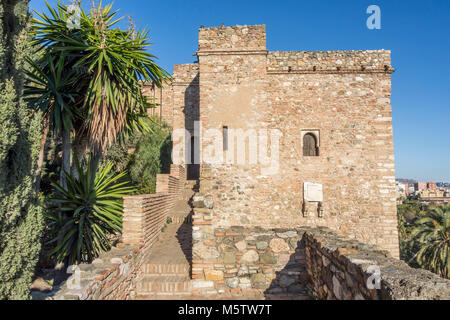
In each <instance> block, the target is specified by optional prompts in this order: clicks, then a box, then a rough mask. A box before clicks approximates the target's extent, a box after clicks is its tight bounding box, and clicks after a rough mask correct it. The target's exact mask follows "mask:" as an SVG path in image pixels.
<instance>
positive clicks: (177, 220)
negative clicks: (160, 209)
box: [168, 215, 193, 224]
mask: <svg viewBox="0 0 450 320" xmlns="http://www.w3.org/2000/svg"><path fill="white" fill-rule="evenodd" d="M168 218H169V219H170V220H171V223H173V224H192V221H193V219H192V216H187V217H186V216H181V215H175V216H169V217H168Z"/></svg>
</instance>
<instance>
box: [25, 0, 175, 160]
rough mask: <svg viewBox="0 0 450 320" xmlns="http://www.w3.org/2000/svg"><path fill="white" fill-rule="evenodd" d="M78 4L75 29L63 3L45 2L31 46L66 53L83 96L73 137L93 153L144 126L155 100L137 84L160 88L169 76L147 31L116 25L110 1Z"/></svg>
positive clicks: (56, 53)
mask: <svg viewBox="0 0 450 320" xmlns="http://www.w3.org/2000/svg"><path fill="white" fill-rule="evenodd" d="M75 3H77V1H75ZM78 5H79V8H80V17H79V18H80V19H79V20H80V24H79V27H78V28H73V27H71V26H70V23H68V22H70V19H71V18H70V13H69V10H68V7H67V6H66V5H64V4H62V3H61V2H60V1H58V4H57V7H56V8H52V7H51V6H50V5H48V4H47V7H48V10H49V12H50V14H49V15H47V14H43V13H36V14H37V16H38V18H36V19H34V21H33V22H34V26H33V34H34V37H35V42H34V44H35V45H36V46H37V47H41V48H44V49H45V54H46V55H52V56H56V57H59V56H60V55H65V56H68V57H71V60H70V67H71V68H73V70H78V71H79V72H81V73H82V75H81V79H82V81H80V82H78V83H77V87H76V89H77V92H78V93H79V94H80V95H81V96H82V97H83V99H82V101H81V102H79V103H77V108H78V109H79V110H81V111H82V113H83V118H82V119H83V121H82V123H80V126H79V127H78V128H75V132H76V136H75V138H76V140H77V141H85V140H87V141H88V142H89V145H88V147H89V149H90V150H91V151H92V152H93V153H94V154H95V155H96V156H97V157H98V156H100V155H101V154H102V153H103V151H104V150H105V148H106V147H109V146H111V145H112V144H113V143H114V142H115V141H116V139H117V138H118V137H119V136H120V135H121V134H123V133H126V132H127V131H134V130H139V131H142V130H148V129H149V128H148V127H146V126H145V122H144V121H143V119H144V118H147V114H146V109H147V108H149V107H152V106H154V104H152V103H151V102H150V101H147V98H146V97H145V96H144V95H143V94H142V82H143V81H146V82H153V83H154V84H155V85H156V86H158V87H160V86H161V85H162V83H163V81H165V80H166V79H169V78H170V76H169V74H168V73H167V72H166V71H165V70H163V69H162V68H161V67H159V66H158V65H156V64H155V63H154V59H155V57H154V56H153V55H152V54H150V53H149V52H148V51H147V49H148V47H149V45H150V42H149V38H148V31H145V30H142V31H135V29H134V28H133V29H132V30H121V29H119V28H118V27H117V26H116V25H117V23H118V22H119V21H121V20H122V18H118V17H117V12H116V11H113V10H112V5H106V6H104V7H103V6H102V3H101V2H100V4H99V5H98V7H93V8H92V9H91V10H89V11H85V10H84V9H83V7H82V6H81V4H80V3H79V2H78Z"/></svg>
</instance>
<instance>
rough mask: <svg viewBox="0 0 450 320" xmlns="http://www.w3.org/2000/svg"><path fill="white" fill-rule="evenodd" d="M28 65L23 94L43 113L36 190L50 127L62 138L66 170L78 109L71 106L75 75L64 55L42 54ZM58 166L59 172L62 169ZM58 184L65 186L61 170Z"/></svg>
mask: <svg viewBox="0 0 450 320" xmlns="http://www.w3.org/2000/svg"><path fill="white" fill-rule="evenodd" d="M27 61H28V63H29V65H30V68H29V70H28V71H27V77H28V83H27V85H26V86H25V90H24V95H25V97H26V100H27V102H28V103H29V105H30V106H31V107H33V108H34V109H36V110H41V111H42V113H43V115H44V134H43V136H42V141H41V149H40V154H39V163H38V170H37V179H36V191H37V192H39V186H40V174H41V171H42V165H43V160H44V154H45V145H46V140H47V135H48V132H49V129H50V127H52V128H53V130H54V132H55V135H56V136H58V135H60V136H61V137H62V140H63V153H62V155H63V161H62V162H63V166H62V168H63V170H66V171H69V170H70V149H71V140H70V133H71V131H72V130H73V128H74V125H73V124H74V120H75V116H77V115H78V116H79V115H80V114H79V111H78V110H77V108H76V107H75V105H76V99H77V96H78V94H77V92H76V86H77V84H78V82H79V80H80V79H79V77H78V76H77V74H76V73H75V72H74V71H73V68H70V67H68V60H67V59H66V57H65V55H64V54H63V55H61V56H59V58H57V57H54V56H52V55H45V56H43V57H42V58H41V59H40V60H38V61H36V62H35V61H33V60H31V59H28V60H27ZM63 170H61V172H63ZM60 184H61V185H63V186H65V185H66V181H65V175H64V174H61V177H60Z"/></svg>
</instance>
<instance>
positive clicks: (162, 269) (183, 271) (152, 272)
mask: <svg viewBox="0 0 450 320" xmlns="http://www.w3.org/2000/svg"><path fill="white" fill-rule="evenodd" d="M141 270H142V272H143V274H144V275H145V276H180V277H189V271H190V266H189V264H184V263H180V264H173V263H167V264H163V263H145V264H144V265H143V266H142V269H141Z"/></svg>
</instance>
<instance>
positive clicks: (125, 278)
mask: <svg viewBox="0 0 450 320" xmlns="http://www.w3.org/2000/svg"><path fill="white" fill-rule="evenodd" d="M185 177H186V174H185V169H184V167H183V166H174V165H173V166H171V174H169V175H160V176H159V179H158V180H157V190H159V191H164V192H159V193H156V194H146V195H136V196H128V197H124V200H123V207H124V208H123V219H122V220H123V223H122V242H121V243H120V244H119V245H118V246H117V247H114V248H112V249H111V250H110V251H108V252H104V253H102V254H101V255H100V257H99V258H98V259H96V260H95V261H93V262H92V263H89V264H81V265H79V266H73V267H69V269H70V270H68V271H70V272H71V273H73V275H72V276H71V277H70V278H69V279H68V280H67V281H65V282H64V283H63V284H62V285H61V286H60V287H58V288H55V290H54V291H53V292H52V293H50V294H49V297H50V298H53V299H55V300H72V299H76V300H128V299H131V298H133V296H134V293H135V288H136V279H137V278H138V277H139V275H140V274H141V271H142V270H141V269H142V267H143V263H144V260H145V259H146V257H147V256H148V254H149V253H150V251H151V248H152V245H153V244H154V243H155V242H156V241H157V240H158V237H159V235H160V234H161V229H162V228H163V226H164V224H165V223H166V221H167V218H168V216H169V212H170V210H171V209H172V208H173V206H174V202H175V201H176V199H177V197H179V195H180V194H181V192H182V189H183V187H184V183H185V180H186V178H185Z"/></svg>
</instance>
